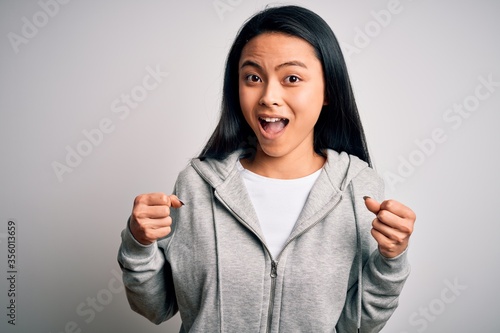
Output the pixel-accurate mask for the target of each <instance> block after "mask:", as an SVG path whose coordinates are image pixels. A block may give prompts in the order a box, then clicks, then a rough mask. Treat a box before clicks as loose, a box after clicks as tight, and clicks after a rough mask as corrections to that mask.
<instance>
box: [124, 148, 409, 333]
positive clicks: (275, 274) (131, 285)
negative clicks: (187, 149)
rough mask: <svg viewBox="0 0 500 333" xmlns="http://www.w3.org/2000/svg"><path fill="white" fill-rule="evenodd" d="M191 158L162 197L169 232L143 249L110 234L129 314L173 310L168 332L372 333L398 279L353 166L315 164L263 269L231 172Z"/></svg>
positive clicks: (254, 225) (340, 160) (368, 178)
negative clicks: (171, 201)
mask: <svg viewBox="0 0 500 333" xmlns="http://www.w3.org/2000/svg"><path fill="white" fill-rule="evenodd" d="M241 153H242V152H241V151H236V152H234V153H233V154H231V155H230V156H228V157H227V158H226V159H225V160H223V161H216V160H211V159H207V160H204V161H201V160H199V159H193V160H192V161H191V163H190V164H189V165H188V166H187V167H186V168H185V169H184V170H183V171H182V172H181V173H180V174H179V177H178V179H177V182H176V185H175V190H174V193H175V194H177V196H178V197H179V198H181V199H182V200H183V201H185V202H186V205H185V206H183V207H181V208H179V209H172V210H171V216H172V220H173V230H172V232H171V233H170V234H169V236H167V237H166V238H163V239H161V240H158V241H157V242H156V243H154V244H152V245H149V246H144V245H141V244H140V243H138V242H137V241H136V240H135V239H134V237H133V236H132V234H131V233H130V230H129V228H125V229H124V230H123V232H122V244H121V246H120V249H119V253H118V262H119V263H120V266H121V268H122V270H123V281H124V284H125V287H126V293H127V298H128V300H129V303H130V306H131V308H132V309H133V310H134V311H136V312H138V313H140V314H142V315H143V316H145V317H147V318H148V319H149V320H151V321H152V322H154V323H156V324H159V323H161V322H163V321H165V320H167V319H169V318H171V317H172V316H173V315H174V314H176V313H177V311H180V316H181V319H182V326H181V328H180V332H203V333H211V332H235V333H240V332H251V333H254V332H255V333H256V332H262V333H264V332H269V333H271V332H285V333H289V332H292V333H295V332H308V333H309V332H311V333H312V332H314V333H320V332H330V333H331V332H339V333H343V332H352V333H354V332H358V328H359V332H379V331H380V330H381V329H382V327H383V326H384V325H385V323H386V322H387V320H388V319H389V317H390V316H391V315H392V313H393V312H394V310H395V309H396V307H397V305H398V298H399V294H400V292H401V290H402V288H403V284H404V282H405V280H406V278H407V277H408V274H409V271H410V268H409V264H408V261H407V254H406V252H404V253H402V254H401V255H399V256H398V257H396V258H392V259H388V258H385V257H383V256H382V255H380V253H379V251H378V250H377V249H376V242H375V241H374V239H373V237H372V236H371V233H370V229H371V222H372V220H373V219H374V217H375V216H374V214H373V213H371V212H370V211H368V209H367V208H366V207H365V205H364V200H363V196H365V195H367V196H370V197H372V198H374V199H376V200H379V201H382V200H383V181H382V179H381V178H380V177H379V176H378V175H377V174H376V173H375V171H374V170H373V169H371V168H370V167H368V165H367V164H366V163H365V162H363V161H361V160H360V159H358V158H357V157H355V156H351V155H348V154H346V153H340V154H339V153H337V152H335V151H333V150H329V151H328V157H327V162H326V163H325V166H324V168H323V170H322V171H321V174H320V176H319V178H318V180H317V181H316V183H315V184H314V186H313V188H312V190H311V192H310V194H309V197H308V199H307V201H306V203H305V206H304V208H303V210H302V212H301V214H300V216H299V218H298V220H297V223H296V225H295V227H294V229H293V231H292V233H291V234H290V236H289V238H288V240H287V242H286V243H285V246H284V248H283V250H282V251H281V253H280V254H279V255H278V256H277V257H276V258H273V257H272V256H271V254H270V252H269V251H268V249H267V247H266V243H265V240H264V237H263V234H262V231H261V228H260V226H259V221H258V219H257V216H256V213H255V210H254V209H253V207H252V203H251V200H250V198H249V197H248V193H247V192H246V189H245V186H244V183H243V180H242V179H241V176H240V172H239V170H238V168H237V166H236V164H237V163H236V162H237V160H238V158H240V157H241Z"/></svg>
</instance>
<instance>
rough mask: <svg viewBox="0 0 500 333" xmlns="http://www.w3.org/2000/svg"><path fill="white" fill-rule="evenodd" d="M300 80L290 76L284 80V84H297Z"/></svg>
mask: <svg viewBox="0 0 500 333" xmlns="http://www.w3.org/2000/svg"><path fill="white" fill-rule="evenodd" d="M300 81H301V80H300V79H299V77H298V76H295V75H290V76H287V77H286V78H285V82H286V83H297V82H300Z"/></svg>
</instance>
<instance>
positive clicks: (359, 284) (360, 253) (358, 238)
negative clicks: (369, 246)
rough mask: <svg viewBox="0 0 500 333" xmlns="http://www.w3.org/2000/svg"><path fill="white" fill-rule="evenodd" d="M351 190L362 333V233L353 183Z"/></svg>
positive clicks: (359, 321)
mask: <svg viewBox="0 0 500 333" xmlns="http://www.w3.org/2000/svg"><path fill="white" fill-rule="evenodd" d="M349 186H350V188H351V201H352V208H353V210H354V222H355V225H356V243H357V257H358V303H357V312H358V318H357V319H358V330H357V332H358V333H359V332H360V329H361V301H362V299H361V298H362V292H363V248H362V246H361V233H360V228H359V222H358V214H357V213H356V205H355V204H354V203H355V201H354V197H355V196H354V187H353V186H352V182H351V183H349Z"/></svg>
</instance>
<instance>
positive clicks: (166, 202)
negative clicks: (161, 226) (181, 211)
mask: <svg viewBox="0 0 500 333" xmlns="http://www.w3.org/2000/svg"><path fill="white" fill-rule="evenodd" d="M160 200H161V202H163V203H164V204H168V203H169V202H170V198H169V197H168V195H166V194H165V193H161V194H160Z"/></svg>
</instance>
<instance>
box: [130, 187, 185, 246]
mask: <svg viewBox="0 0 500 333" xmlns="http://www.w3.org/2000/svg"><path fill="white" fill-rule="evenodd" d="M182 205H184V203H183V202H182V201H181V200H179V198H177V196H175V195H173V194H172V195H166V194H164V193H148V194H141V195H138V196H137V197H136V198H135V200H134V208H133V209H132V215H131V217H130V231H131V232H132V235H133V236H134V238H135V239H136V240H137V241H138V242H139V243H141V244H143V245H150V244H152V243H154V242H155V241H156V240H157V239H160V238H163V237H165V236H167V235H168V234H169V233H170V231H171V230H172V229H171V227H170V226H171V225H172V218H171V217H170V207H173V208H180V207H181V206H182Z"/></svg>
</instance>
